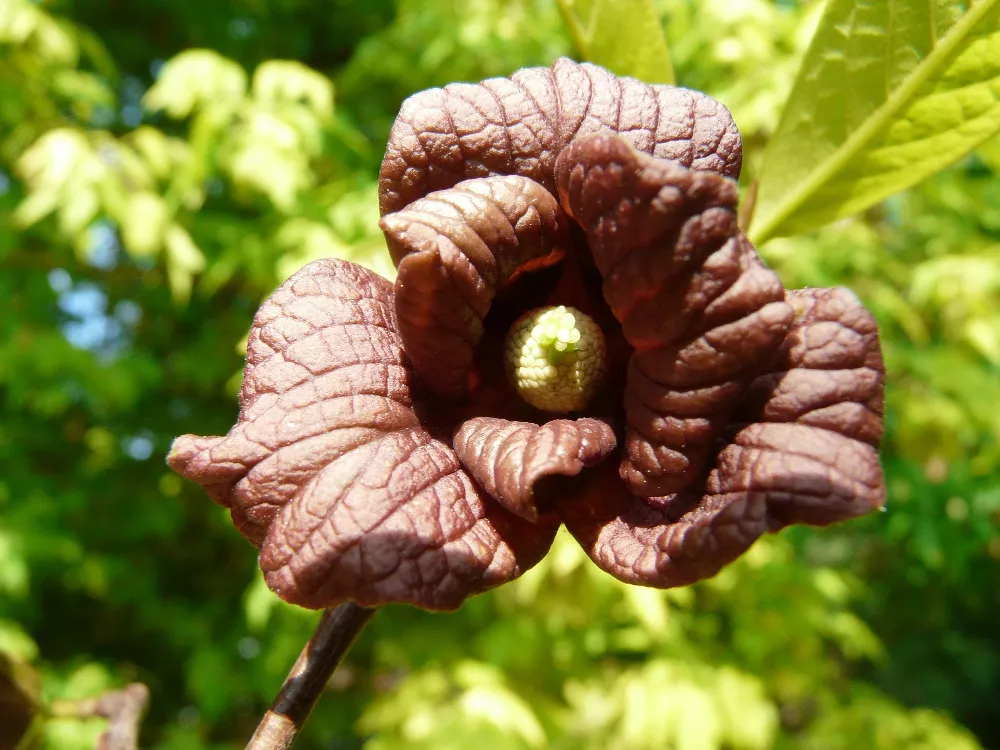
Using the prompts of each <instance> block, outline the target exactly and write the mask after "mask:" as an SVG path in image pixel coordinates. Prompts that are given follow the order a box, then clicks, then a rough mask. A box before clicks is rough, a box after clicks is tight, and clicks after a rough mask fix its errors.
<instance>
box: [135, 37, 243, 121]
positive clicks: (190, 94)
mask: <svg viewBox="0 0 1000 750" xmlns="http://www.w3.org/2000/svg"><path fill="white" fill-rule="evenodd" d="M246 88H247V74H246V72H245V71H244V70H243V68H241V67H240V66H239V65H238V64H237V63H235V62H233V61H232V60H229V59H227V58H225V57H223V56H222V55H220V54H219V53H217V52H214V51H212V50H205V49H193V50H185V51H184V52H181V53H180V54H179V55H177V56H176V57H173V58H172V59H170V60H168V61H167V63H166V64H165V65H164V66H163V69H162V70H161V71H160V76H159V78H158V79H157V81H156V83H155V84H153V86H152V88H150V89H149V91H148V92H147V93H146V96H145V98H144V99H143V103H144V104H145V105H146V107H148V108H149V109H151V110H163V111H165V112H166V113H167V114H168V115H170V116H171V117H174V118H178V119H179V118H182V117H187V116H188V115H190V114H192V113H193V112H194V111H195V110H198V109H209V110H220V109H221V110H228V109H230V108H232V107H233V106H234V105H235V103H237V102H239V101H240V100H242V98H243V96H244V94H245V93H246Z"/></svg>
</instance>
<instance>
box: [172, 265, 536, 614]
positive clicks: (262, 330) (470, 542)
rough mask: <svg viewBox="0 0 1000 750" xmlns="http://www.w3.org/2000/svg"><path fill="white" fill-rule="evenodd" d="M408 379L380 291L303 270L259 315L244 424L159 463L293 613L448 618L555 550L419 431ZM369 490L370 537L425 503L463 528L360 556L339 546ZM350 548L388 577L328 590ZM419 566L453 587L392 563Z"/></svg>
mask: <svg viewBox="0 0 1000 750" xmlns="http://www.w3.org/2000/svg"><path fill="white" fill-rule="evenodd" d="M411 377H412V376H411V374H410V372H409V370H408V367H407V363H406V358H405V355H404V354H403V349H402V344H401V341H400V338H399V334H398V332H397V324H396V317H395V310H394V306H393V299H392V287H391V284H390V282H388V281H386V280H385V279H383V278H381V277H380V276H378V275H376V274H374V273H371V272H370V271H367V270H365V269H363V268H361V267H360V266H356V265H354V264H352V263H346V262H343V261H337V260H324V261H317V262H315V263H311V264H309V265H308V266H307V267H305V268H304V269H302V270H301V271H299V272H298V273H297V274H295V275H294V276H293V277H292V278H290V279H289V280H288V281H286V282H285V283H284V284H283V285H282V286H281V287H279V288H278V290H277V291H275V293H274V294H273V295H272V296H271V297H270V298H269V299H268V300H267V301H266V302H265V303H264V304H263V305H262V306H261V308H260V310H259V311H258V312H257V316H256V317H255V319H254V326H253V328H252V330H251V333H250V338H249V341H248V344H247V366H246V370H245V372H244V381H243V389H242V391H241V394H240V404H241V409H240V417H239V421H238V422H237V423H236V425H234V427H233V428H232V429H231V430H230V432H229V434H228V435H226V436H225V437H209V438H203V437H197V436H193V435H185V436H182V437H180V438H178V439H177V440H176V441H175V443H174V447H173V448H172V450H171V453H170V456H169V457H168V463H169V464H170V466H171V467H172V468H174V469H175V470H176V471H178V472H179V473H181V474H183V475H184V476H186V477H188V478H190V479H193V480H194V481H196V482H199V483H200V484H202V485H203V486H205V487H206V489H208V490H209V492H210V494H211V496H212V497H213V498H214V499H215V500H217V501H218V502H220V503H221V504H223V505H226V506H227V507H229V508H230V509H231V513H232V516H233V521H234V523H235V525H236V526H237V528H238V529H239V530H240V531H241V533H243V534H244V536H246V537H247V538H248V539H249V540H250V541H251V542H253V543H254V544H255V545H258V546H261V545H262V550H261V564H262V566H265V565H266V566H268V567H265V571H266V572H267V574H268V579H269V581H273V585H274V587H275V590H276V591H277V592H278V593H279V595H281V596H282V597H284V598H286V599H287V600H289V601H294V602H297V603H301V604H303V605H306V606H313V607H325V606H329V605H331V604H333V603H335V602H337V601H340V600H342V599H345V598H351V597H353V596H358V597H364V602H365V603H368V604H374V603H380V602H381V601H408V602H413V603H416V604H419V605H421V606H425V607H430V608H440V607H450V606H457V602H458V601H459V600H460V598H461V597H463V596H468V595H470V594H472V593H475V592H478V591H481V590H483V589H484V588H486V587H489V586H492V585H495V584H496V583H500V582H501V581H502V580H506V579H507V578H511V577H514V576H516V575H518V574H519V573H520V572H522V570H524V569H525V568H526V566H529V565H530V564H533V562H534V561H535V560H537V559H538V558H539V557H540V556H541V555H542V554H544V551H545V550H546V549H547V548H548V544H549V542H550V541H551V539H546V537H545V534H546V533H548V530H547V529H536V528H533V527H531V526H530V525H529V524H526V523H524V522H521V521H518V520H517V519H514V518H513V517H512V516H509V514H505V513H504V512H503V511H502V510H500V509H496V510H495V511H494V510H491V509H488V508H487V507H486V505H485V504H484V502H483V500H482V498H480V496H479V495H478V494H477V491H476V490H475V488H473V487H472V483H471V480H469V479H468V477H466V476H465V475H464V474H463V473H462V472H460V471H459V469H458V459H457V458H456V457H455V455H454V452H453V451H452V450H451V449H450V448H448V447H447V446H445V445H443V444H441V443H439V442H436V441H433V440H432V439H431V438H430V436H429V435H427V433H426V432H425V431H424V430H423V428H422V427H421V425H420V423H419V420H418V419H417V416H416V415H415V413H414V410H413V403H412V399H411V394H410V381H411ZM418 448H419V449H418ZM372 461H375V462H376V463H375V464H372V463H371V462H372ZM359 466H361V467H362V469H364V470H361V469H359ZM366 472H367V473H366ZM372 472H375V473H374V474H373V473H372ZM379 472H381V473H379ZM378 482H381V484H378V487H379V488H380V489H379V492H380V493H381V494H380V495H379V497H380V498H382V500H381V502H382V505H380V506H379V507H380V508H381V511H380V513H381V514H382V515H383V516H384V520H383V521H380V522H379V523H378V524H375V525H376V526H378V527H379V528H380V529H382V530H385V529H390V530H396V529H397V528H398V527H396V526H393V525H392V524H393V523H395V522H396V521H394V520H393V519H399V518H402V517H403V516H405V515H407V514H409V515H411V516H413V517H415V518H416V517H418V516H420V514H421V513H424V515H425V516H426V513H425V512H424V510H421V509H426V507H427V504H428V502H430V500H428V493H429V495H430V497H431V500H433V498H434V497H438V496H440V497H441V498H442V502H444V498H445V497H446V496H447V497H449V498H450V500H449V501H448V502H454V503H455V504H456V505H458V504H463V507H464V511H463V513H464V515H463V520H462V522H461V523H458V522H456V523H450V524H449V523H446V519H444V517H443V516H426V518H424V517H422V518H423V520H424V521H425V522H426V523H430V524H435V523H438V522H439V521H440V524H439V525H440V528H439V529H438V531H437V533H436V534H429V533H427V530H426V528H422V529H420V530H414V533H413V534H412V535H410V536H407V535H406V534H404V533H392V534H388V535H380V536H379V537H378V539H374V538H373V539H372V540H370V541H366V543H365V545H360V544H358V543H356V542H355V543H353V544H348V545H347V546H344V545H343V544H342V543H340V542H337V538H338V535H339V534H341V533H343V534H344V535H345V536H346V538H348V539H354V537H353V536H352V535H354V534H356V523H355V521H354V520H352V513H357V512H359V511H358V510H357V506H356V503H357V502H358V498H366V502H370V501H371V499H372V497H373V493H372V492H370V491H369V490H370V488H371V487H374V486H376V484H377V483H378ZM442 483H444V484H442ZM439 485H440V486H439ZM445 485H447V486H445ZM345 503H346V506H344V507H341V506H342V505H343V504H345ZM386 503H389V505H388V506H387V505H386ZM303 514H305V515H303ZM304 517H307V519H308V521H303V520H302V519H303V518H304ZM276 519H279V520H280V522H278V521H276ZM310 524H312V526H310ZM386 524H388V525H386ZM341 527H343V530H342V529H341ZM373 528H374V527H373ZM316 529H321V530H322V533H321V534H319V535H317V534H314V533H313V531H315V530H316ZM286 531H287V534H288V535H289V536H287V537H286ZM303 535H305V537H307V538H306V540H305V541H304V542H303V541H302V539H303ZM470 535H471V536H470ZM476 539H479V540H482V544H477V543H474V541H475V540H476ZM366 545H371V546H366ZM421 545H423V546H421ZM449 545H451V546H449ZM463 545H464V546H463ZM360 549H373V550H377V551H378V556H379V559H383V560H384V559H386V558H387V556H389V555H391V554H394V553H395V554H397V556H398V558H399V560H400V563H399V566H398V569H397V571H396V572H393V571H387V570H386V569H385V568H384V566H383V567H379V568H377V570H375V569H373V570H374V572H373V573H372V575H373V578H372V580H368V581H363V580H354V581H352V582H351V583H350V585H344V584H342V583H338V582H337V581H339V580H340V579H338V578H337V576H338V575H340V572H341V571H342V570H343V569H344V566H345V564H344V563H341V562H340V555H341V554H355V553H354V552H351V550H360ZM418 549H420V550H422V552H420V553H419V554H418V553H417V550H418ZM465 552H469V555H465ZM373 554H374V553H373ZM421 554H422V555H424V557H423V558H422V559H424V560H429V559H430V558H431V557H436V559H437V563H436V564H437V565H438V567H440V566H441V565H445V564H447V565H451V566H453V567H454V568H455V570H456V572H455V573H454V574H453V575H442V576H441V577H439V578H437V579H434V580H432V579H431V577H430V576H429V574H428V577H427V578H426V579H421V580H420V581H417V580H416V579H415V578H413V575H412V572H411V571H410V569H409V568H408V567H407V566H406V565H404V564H403V562H402V560H403V559H404V558H406V557H407V556H409V557H410V558H412V559H416V558H417V557H420V555H421ZM475 555H479V556H478V557H475ZM477 571H478V572H477ZM505 576H506V578H505ZM330 577H332V581H331V582H325V583H324V581H326V579H327V578H330ZM300 580H301V581H302V582H303V583H302V586H304V588H302V589H299V588H298V586H299V583H298V581H300ZM435 581H436V582H435ZM462 586H465V588H464V589H461V587H462ZM366 587H367V588H366ZM462 591H464V593H462ZM373 596H385V597H386V598H384V599H382V600H378V601H376V600H375V599H373V598H371V597H373ZM456 597H459V598H458V599H456Z"/></svg>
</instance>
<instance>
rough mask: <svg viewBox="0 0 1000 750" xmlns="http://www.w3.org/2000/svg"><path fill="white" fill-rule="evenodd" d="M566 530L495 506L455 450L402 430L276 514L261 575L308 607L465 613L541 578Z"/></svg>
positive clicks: (337, 467)
mask: <svg viewBox="0 0 1000 750" xmlns="http://www.w3.org/2000/svg"><path fill="white" fill-rule="evenodd" d="M557 528H558V521H557V520H556V519H552V520H550V521H549V522H547V523H543V524H529V523H526V522H524V521H522V520H521V519H518V518H516V517H514V516H512V515H510V514H509V513H507V512H506V511H505V510H503V509H502V508H500V507H499V506H496V505H493V504H492V501H491V500H490V499H489V498H488V497H487V498H484V497H483V496H481V495H480V492H479V490H478V489H477V488H476V487H475V486H474V485H473V483H472V482H471V480H470V479H469V477H468V476H467V475H466V474H465V472H464V471H463V470H462V468H461V466H460V464H459V462H458V460H457V458H456V456H455V454H454V452H453V451H452V450H451V449H449V448H448V447H447V446H446V445H444V444H443V443H441V442H439V441H436V440H433V439H431V438H430V436H429V435H427V433H426V432H423V431H422V430H419V429H411V430H399V431H396V432H393V433H391V434H389V435H385V436H383V437H381V438H379V439H378V440H375V441H374V442H371V443H367V444H366V445H364V446H362V447H361V448H359V449H357V450H355V451H352V452H350V453H348V454H345V455H344V456H342V457H340V458H339V459H337V460H335V461H333V462H331V463H329V464H327V465H326V466H325V467H323V468H322V469H321V470H320V471H319V472H318V473H317V474H316V475H315V476H314V477H313V478H312V480H311V481H310V482H309V483H308V484H307V485H306V486H305V487H304V488H303V489H302V491H301V492H300V493H299V496H298V497H297V498H296V500H295V502H293V503H289V504H288V505H286V506H285V507H284V508H283V509H282V511H281V512H280V513H279V514H278V516H277V518H276V519H275V522H274V524H273V525H272V526H271V528H270V531H269V532H268V535H267V539H266V540H265V542H264V546H263V547H262V549H261V556H260V566H261V569H262V570H263V571H264V578H265V580H266V581H267V584H268V586H270V587H271V589H272V590H273V591H274V592H275V593H277V594H278V595H279V596H280V597H281V598H283V599H285V600H286V601H289V602H292V603H294V604H299V605H301V606H304V607H312V608H317V609H318V608H322V607H328V606H330V605H331V604H333V603H335V602H338V601H341V600H343V599H352V600H353V601H356V602H358V603H359V604H361V605H364V606H374V605H377V604H384V603H386V602H409V603H411V604H416V605H418V606H421V607H424V608H426V609H438V610H447V609H455V608H456V607H458V606H459V605H460V604H461V603H462V602H463V601H464V600H465V599H466V597H468V596H470V595H472V594H475V593H479V592H480V591H485V590H486V589H489V588H492V587H493V586H497V585H499V584H501V583H505V582H506V581H509V580H511V579H513V578H516V577H517V576H518V575H520V574H521V573H523V572H524V571H525V570H527V569H528V568H530V567H532V566H533V565H534V564H535V563H536V562H538V560H540V559H541V558H542V556H543V555H544V554H545V552H546V551H548V548H549V546H550V545H551V544H552V539H553V538H554V536H555V532H556V529H557Z"/></svg>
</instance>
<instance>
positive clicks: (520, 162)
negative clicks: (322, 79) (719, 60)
mask: <svg viewBox="0 0 1000 750" xmlns="http://www.w3.org/2000/svg"><path fill="white" fill-rule="evenodd" d="M601 132H611V133H619V134H620V135H621V136H622V137H623V138H624V139H626V140H627V141H628V143H630V144H631V145H632V146H634V147H635V148H637V149H639V150H640V151H643V152H645V153H648V154H653V155H655V156H661V157H667V158H670V159H676V160H677V161H679V162H680V163H682V164H684V165H685V166H690V167H693V168H695V169H698V170H707V171H713V172H717V173H719V174H724V175H726V176H728V177H734V178H735V177H738V176H739V173H740V165H741V163H742V158H743V152H742V146H741V142H740V135H739V131H738V130H737V129H736V125H735V124H734V123H733V120H732V117H731V116H730V114H729V111H728V110H727V109H726V108H725V107H724V106H723V105H722V104H720V103H719V102H717V101H715V100H714V99H712V98H711V97H709V96H706V95H705V94H702V93H700V92H697V91H689V90H687V89H682V88H677V87H674V86H650V85H648V84H645V83H642V82H641V81H637V80H636V79H634V78H619V77H617V76H615V75H614V74H612V73H611V72H609V71H607V70H605V69H604V68H601V67H599V66H597V65H591V64H588V63H584V64H582V65H581V64H578V63H575V62H573V61H572V60H567V59H565V58H563V59H560V60H557V61H556V63H555V65H553V66H552V67H551V68H525V69H523V70H520V71H518V72H517V73H515V74H514V75H513V76H511V77H510V78H492V79H489V80H487V81H483V82H482V83H478V84H467V83H466V84H451V85H449V86H445V87H444V88H443V89H429V90H427V91H421V92H420V93H418V94H414V95H413V96H411V97H410V98H409V99H407V100H406V101H405V102H403V106H402V108H401V110H400V112H399V116H398V117H397V118H396V121H395V123H394V124H393V127H392V132H391V134H390V135H389V144H388V146H387V148H386V154H385V159H384V160H383V161H382V169H381V172H380V173H379V203H380V206H381V209H382V213H383V214H387V213H391V212H393V211H399V210H400V209H402V208H403V207H404V206H406V205H407V204H409V203H412V202H413V201H415V200H417V199H418V198H422V197H423V196H425V195H427V194H428V193H430V192H432V191H435V190H443V189H445V188H450V187H452V186H453V185H456V184H458V183H459V182H461V181H462V180H466V179H469V178H471V177H486V176H489V175H512V174H518V175H522V176H524V177H529V178H531V179H532V180H534V181H535V182H538V183H540V184H541V185H542V186H543V187H544V188H545V189H546V190H548V191H549V192H551V193H553V194H554V193H555V181H554V180H553V172H554V169H555V163H556V158H557V157H558V156H559V154H560V152H561V151H562V150H563V149H564V148H565V147H566V146H567V145H568V144H569V143H570V141H572V140H573V138H575V137H577V136H581V135H587V134H591V133H601Z"/></svg>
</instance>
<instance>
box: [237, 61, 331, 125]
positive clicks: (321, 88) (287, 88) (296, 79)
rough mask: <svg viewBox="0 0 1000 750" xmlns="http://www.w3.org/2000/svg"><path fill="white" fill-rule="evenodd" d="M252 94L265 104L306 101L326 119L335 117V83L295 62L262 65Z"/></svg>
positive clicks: (275, 62) (276, 62) (254, 79)
mask: <svg viewBox="0 0 1000 750" xmlns="http://www.w3.org/2000/svg"><path fill="white" fill-rule="evenodd" d="M251 92H252V94H253V98H254V99H255V100H256V101H258V102H261V103H266V104H272V105H281V104H288V103H290V102H304V103H306V104H307V105H308V106H309V108H310V109H311V110H312V111H313V112H314V113H315V114H317V115H319V116H321V117H322V118H324V119H327V118H330V117H332V115H333V83H332V82H331V81H330V79H329V78H327V77H326V76H323V75H321V74H319V73H317V72H316V71H315V70H313V69H312V68H309V67H307V66H305V65H303V64H302V63H299V62H295V61H292V60H268V61H267V62H265V63H262V64H261V65H260V66H259V67H258V68H257V70H256V71H254V74H253V83H252V85H251Z"/></svg>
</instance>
